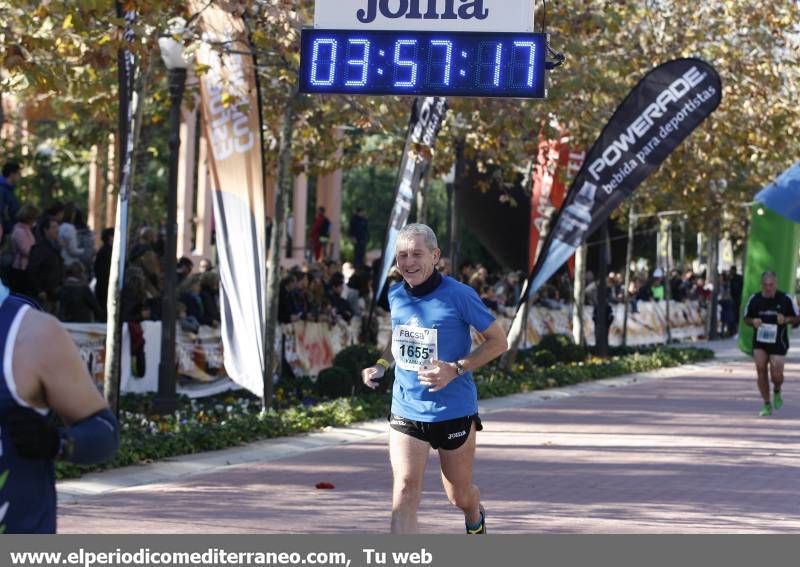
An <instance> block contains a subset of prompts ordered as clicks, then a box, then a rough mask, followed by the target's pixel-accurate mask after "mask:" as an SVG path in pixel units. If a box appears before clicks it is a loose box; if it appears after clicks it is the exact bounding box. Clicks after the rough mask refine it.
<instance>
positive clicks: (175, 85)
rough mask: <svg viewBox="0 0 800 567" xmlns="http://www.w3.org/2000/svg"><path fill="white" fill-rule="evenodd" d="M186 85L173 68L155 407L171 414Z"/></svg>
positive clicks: (183, 71) (182, 71) (181, 71)
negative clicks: (182, 106) (179, 197)
mask: <svg viewBox="0 0 800 567" xmlns="http://www.w3.org/2000/svg"><path fill="white" fill-rule="evenodd" d="M185 84H186V69H181V68H177V69H170V70H169V96H170V101H171V105H170V110H169V150H170V164H169V185H168V186H167V226H166V241H165V243H164V293H163V296H162V300H161V301H162V302H161V359H160V362H159V364H158V394H157V395H156V398H155V400H154V401H153V409H154V411H156V412H158V413H169V412H172V411H174V410H175V408H176V407H177V405H178V404H177V402H178V400H177V397H176V395H175V393H176V373H177V372H176V366H175V284H176V274H175V272H176V264H177V262H176V258H175V255H176V248H177V238H176V236H177V214H178V152H179V150H180V146H181V134H180V125H181V102H182V100H183V89H184V86H185Z"/></svg>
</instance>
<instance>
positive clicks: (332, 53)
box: [309, 37, 339, 87]
mask: <svg viewBox="0 0 800 567" xmlns="http://www.w3.org/2000/svg"><path fill="white" fill-rule="evenodd" d="M324 46H328V47H329V48H330V49H329V50H328V51H327V53H328V56H327V57H325V56H324V55H322V54H321V52H322V51H324V50H323V49H320V48H321V47H324ZM338 47H339V42H338V41H336V40H335V39H331V38H327V37H320V38H317V39H315V40H314V48H313V51H312V55H311V79H310V81H309V82H310V83H311V84H312V85H314V86H315V87H330V86H332V85H333V82H334V80H336V50H337V48H338ZM326 66H327V68H328V76H327V78H325V79H320V78H319V76H318V75H319V72H320V68H322V69H324V68H325V67H326Z"/></svg>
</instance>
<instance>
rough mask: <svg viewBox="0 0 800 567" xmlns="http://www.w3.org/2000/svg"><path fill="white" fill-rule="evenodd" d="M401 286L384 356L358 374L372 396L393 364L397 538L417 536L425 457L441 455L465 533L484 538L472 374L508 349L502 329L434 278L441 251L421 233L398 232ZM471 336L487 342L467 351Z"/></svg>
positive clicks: (463, 289)
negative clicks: (473, 331)
mask: <svg viewBox="0 0 800 567" xmlns="http://www.w3.org/2000/svg"><path fill="white" fill-rule="evenodd" d="M395 251H396V258H397V267H398V268H399V270H400V273H401V274H402V276H403V279H404V280H405V281H404V283H400V284H396V285H395V286H394V287H392V288H391V289H390V290H389V306H390V308H391V316H392V337H391V340H390V342H389V345H388V346H387V348H386V350H385V351H384V353H383V355H382V357H381V358H380V359H379V360H378V361H377V363H376V364H375V365H374V366H371V367H369V368H365V369H364V370H363V371H362V373H361V375H362V379H363V381H364V384H366V385H367V386H369V387H370V388H377V387H378V381H379V380H380V379H381V378H382V377H383V375H384V373H385V372H386V370H387V369H388V368H389V366H390V364H391V362H392V361H394V363H395V364H396V368H395V382H394V388H393V390H392V410H391V415H390V416H389V425H390V430H389V455H390V459H391V463H392V473H393V476H394V487H393V491H392V492H393V494H392V525H391V529H392V532H393V533H416V532H417V531H418V525H417V508H418V507H419V503H420V500H421V498H422V480H423V475H424V472H425V465H426V463H427V460H428V452H429V451H430V448H431V447H433V448H434V449H437V450H438V452H439V461H440V466H441V471H442V483H443V485H444V489H445V492H446V493H447V497H448V498H449V500H450V502H452V503H453V504H454V505H455V506H457V507H458V508H460V509H461V510H462V511H463V512H464V520H465V523H466V531H467V533H468V534H484V533H486V521H485V520H486V517H485V512H484V509H483V506H482V505H481V497H480V491H479V490H478V487H477V486H475V484H473V481H472V470H473V464H474V461H475V437H476V432H477V431H480V430H481V429H482V426H481V420H480V418H479V416H478V395H477V389H476V387H475V383H474V382H473V381H472V371H473V370H475V369H477V368H480V367H481V366H483V365H484V364H486V363H488V362H489V361H491V360H493V359H494V358H496V357H498V356H499V355H501V354H502V353H503V352H505V350H506V349H507V348H508V346H507V343H506V336H505V333H504V332H503V329H502V328H501V327H500V325H499V324H498V323H497V321H495V318H494V316H493V315H492V314H491V313H490V312H489V310H488V309H487V308H486V306H485V305H484V304H483V302H482V301H481V299H480V298H479V297H478V294H477V293H476V292H475V290H473V289H472V288H471V287H469V286H466V285H464V284H462V283H460V282H457V281H456V280H454V279H452V278H450V277H448V276H442V275H440V274H439V272H438V271H437V270H436V264H437V262H438V261H439V257H440V255H441V252H440V250H439V247H438V244H437V240H436V235H435V234H434V232H433V230H431V229H430V227H428V226H426V225H423V224H410V225H408V226H406V227H405V228H403V229H402V230H401V231H400V233H399V235H398V237H397V245H396V250H395ZM470 327H474V328H475V329H476V330H477V331H478V332H479V333H481V334H482V335H483V338H484V339H485V340H484V342H483V343H482V344H481V345H480V346H479V347H478V348H476V349H475V350H473V351H471V352H470V350H471V346H472V341H471V339H470Z"/></svg>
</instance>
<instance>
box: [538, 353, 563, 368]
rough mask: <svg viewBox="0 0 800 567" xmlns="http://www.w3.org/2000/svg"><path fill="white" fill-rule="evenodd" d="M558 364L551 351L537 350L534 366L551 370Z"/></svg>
mask: <svg viewBox="0 0 800 567" xmlns="http://www.w3.org/2000/svg"><path fill="white" fill-rule="evenodd" d="M556 362H558V360H557V359H556V355H554V354H553V353H552V352H550V351H549V350H537V351H536V352H534V353H533V364H534V365H535V366H538V367H540V368H550V367H551V366H553V365H554V364H555V363H556Z"/></svg>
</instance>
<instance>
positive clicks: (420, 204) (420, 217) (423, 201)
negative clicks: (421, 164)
mask: <svg viewBox="0 0 800 567" xmlns="http://www.w3.org/2000/svg"><path fill="white" fill-rule="evenodd" d="M432 174H433V160H432V159H431V161H430V162H428V166H427V167H426V168H425V174H424V176H423V178H422V183H421V184H420V187H419V191H417V222H418V223H422V224H428V203H429V199H428V195H429V193H430V188H431V175H432Z"/></svg>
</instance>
